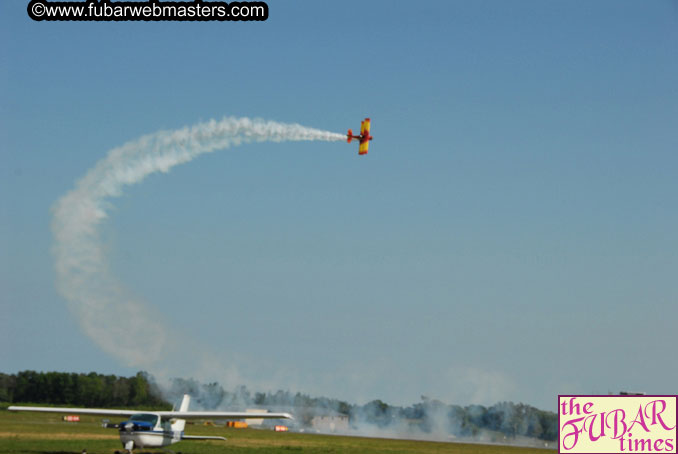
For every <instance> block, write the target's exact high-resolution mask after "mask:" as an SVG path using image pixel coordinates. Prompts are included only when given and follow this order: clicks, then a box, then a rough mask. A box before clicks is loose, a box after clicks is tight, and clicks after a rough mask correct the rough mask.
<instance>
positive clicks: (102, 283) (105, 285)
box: [52, 117, 346, 368]
mask: <svg viewBox="0 0 678 454" xmlns="http://www.w3.org/2000/svg"><path fill="white" fill-rule="evenodd" d="M345 137H346V136H345V135H343V134H337V133H333V132H328V131H321V130H318V129H313V128H307V127H304V126H301V125H298V124H285V123H278V122H273V121H264V120H260V119H249V118H234V117H229V118H224V119H223V120H221V121H215V120H211V121H208V122H206V123H198V124H196V125H194V126H190V127H184V128H182V129H178V130H174V131H160V132H156V133H154V134H150V135H146V136H143V137H141V138H139V139H137V140H134V141H131V142H128V143H126V144H124V145H122V146H120V147H118V148H114V149H112V150H111V151H109V152H108V154H107V156H106V157H105V158H103V159H102V160H100V161H99V162H98V163H97V164H96V165H95V166H94V167H93V168H91V169H90V170H89V171H88V172H87V173H86V174H85V176H84V177H82V178H81V179H80V180H79V181H78V182H77V183H76V185H75V188H74V189H73V190H71V191H70V192H68V193H67V194H65V195H64V196H63V197H61V198H60V199H59V200H58V201H57V202H56V203H55V204H54V206H53V207H52V213H53V219H52V231H53V234H54V238H55V242H54V247H53V252H54V256H55V268H56V282H57V289H58V291H59V293H60V294H61V295H62V296H63V297H64V298H65V299H66V300H67V301H68V302H69V308H70V310H71V311H72V312H73V314H75V316H76V317H77V319H78V321H79V323H80V326H81V327H82V329H83V330H84V332H85V333H86V334H87V335H88V336H89V337H90V338H91V339H92V340H93V341H94V342H95V343H96V344H97V345H99V347H101V348H102V349H103V350H104V351H105V352H107V353H109V354H111V355H113V356H115V357H117V358H118V359H119V360H121V361H122V362H123V363H124V364H125V365H127V366H130V367H138V366H143V367H146V368H151V367H150V366H152V364H149V362H150V361H153V362H155V363H157V364H160V363H161V362H162V360H163V359H164V357H165V355H167V353H168V350H169V349H168V346H170V345H171V342H172V339H173V338H172V336H170V335H169V332H168V328H167V326H166V325H165V323H164V321H163V320H162V319H161V318H159V316H158V315H157V314H156V313H154V312H153V311H151V310H150V309H149V307H148V306H147V305H146V304H145V303H144V302H143V300H142V299H140V298H138V297H136V296H135V295H132V294H131V292H130V291H128V290H127V289H125V287H124V285H123V284H122V283H121V282H120V281H119V280H118V279H117V278H116V277H115V276H114V275H113V274H112V273H111V270H110V269H109V265H108V262H107V259H106V253H105V249H104V247H103V245H102V243H101V241H100V237H99V231H98V228H99V226H100V225H101V223H102V222H103V221H104V220H105V219H106V218H107V216H108V213H109V212H110V210H111V207H112V205H111V202H110V200H111V199H112V198H114V197H118V196H120V195H121V194H122V191H123V189H124V187H125V186H129V185H133V184H136V183H139V182H141V181H142V180H143V179H144V178H146V177H147V176H148V175H150V174H152V173H156V172H163V173H165V172H168V171H169V170H170V169H171V168H172V167H174V166H176V165H179V164H183V163H186V162H189V161H191V160H193V159H194V158H196V157H197V156H199V155H201V154H204V153H210V152H213V151H217V150H223V149H226V148H230V147H233V146H237V145H240V144H242V143H248V142H264V141H271V142H284V141H318V140H319V141H340V140H344V139H345Z"/></svg>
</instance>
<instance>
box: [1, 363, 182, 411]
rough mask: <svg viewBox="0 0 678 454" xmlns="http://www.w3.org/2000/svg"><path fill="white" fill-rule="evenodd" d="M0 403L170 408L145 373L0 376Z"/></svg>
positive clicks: (37, 373) (40, 373) (48, 373)
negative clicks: (119, 375)
mask: <svg viewBox="0 0 678 454" xmlns="http://www.w3.org/2000/svg"><path fill="white" fill-rule="evenodd" d="M0 402H9V403H18V402H24V403H25V402H31V403H40V404H54V405H65V406H78V407H141V408H143V407H155V408H167V407H170V408H171V406H169V405H168V404H167V402H165V401H164V400H163V399H162V398H161V397H160V393H159V392H158V391H157V387H156V386H155V385H154V384H153V380H152V379H151V378H150V377H149V376H148V375H147V374H146V373H144V372H139V373H137V374H136V375H135V376H134V377H129V378H127V377H117V376H115V375H101V374H97V373H95V372H91V373H89V374H75V373H65V372H35V371H32V370H27V371H23V372H19V373H17V374H12V375H8V374H3V373H0Z"/></svg>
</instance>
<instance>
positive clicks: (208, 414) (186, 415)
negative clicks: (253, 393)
mask: <svg viewBox="0 0 678 454" xmlns="http://www.w3.org/2000/svg"><path fill="white" fill-rule="evenodd" d="M147 413H149V412H147ZM152 413H155V414H157V415H160V416H161V417H163V418H176V419H247V418H254V419H294V418H293V417H292V415H291V414H289V413H266V412H257V413H255V412H244V411H240V412H238V411H154V412H152Z"/></svg>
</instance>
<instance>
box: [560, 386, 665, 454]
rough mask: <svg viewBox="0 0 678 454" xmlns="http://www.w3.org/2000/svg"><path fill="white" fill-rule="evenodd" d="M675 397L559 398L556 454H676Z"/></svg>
mask: <svg viewBox="0 0 678 454" xmlns="http://www.w3.org/2000/svg"><path fill="white" fill-rule="evenodd" d="M677 401H678V396H580V395H577V396H571V395H568V396H564V395H561V396H558V426H559V432H560V436H559V440H558V452H559V453H561V454H565V453H568V454H569V453H576V454H607V453H609V454H618V453H619V454H628V453H650V452H652V453H665V454H666V453H674V454H675V453H676V452H677V451H676V446H678V443H676V441H677V434H678V432H677V430H676V419H677V413H676V412H677V411H678V406H677V405H676V403H677Z"/></svg>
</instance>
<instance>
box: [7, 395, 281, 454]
mask: <svg viewBox="0 0 678 454" xmlns="http://www.w3.org/2000/svg"><path fill="white" fill-rule="evenodd" d="M190 400H191V397H190V396H189V395H188V394H184V398H183V400H182V401H181V406H180V407H179V411H153V412H148V411H137V410H106V409H99V408H59V407H16V406H12V407H9V408H8V410H10V411H40V412H48V413H69V414H79V415H101V416H124V417H129V419H128V420H127V421H123V422H121V423H120V424H119V425H118V427H119V429H120V441H121V442H122V445H123V447H124V448H125V449H126V450H127V451H128V452H129V453H131V452H132V450H133V449H135V448H141V449H145V448H160V447H163V446H167V445H171V444H172V443H176V442H178V441H182V440H226V439H225V438H224V437H207V436H190V435H184V426H185V425H186V420H187V419H245V418H257V419H261V418H268V419H293V418H292V415H290V414H289V413H264V412H256V413H254V412H224V411H188V404H189V402H190Z"/></svg>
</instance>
